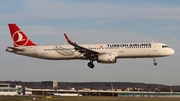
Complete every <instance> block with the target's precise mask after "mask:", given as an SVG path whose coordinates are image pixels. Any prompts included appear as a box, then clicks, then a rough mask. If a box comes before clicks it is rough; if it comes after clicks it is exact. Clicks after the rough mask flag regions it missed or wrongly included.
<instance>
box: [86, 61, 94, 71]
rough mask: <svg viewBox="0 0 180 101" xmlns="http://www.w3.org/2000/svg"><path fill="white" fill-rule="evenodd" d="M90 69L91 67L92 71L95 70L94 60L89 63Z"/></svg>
mask: <svg viewBox="0 0 180 101" xmlns="http://www.w3.org/2000/svg"><path fill="white" fill-rule="evenodd" d="M87 65H88V67H90V68H91V69H93V68H94V64H93V61H92V60H90V62H88V64H87Z"/></svg>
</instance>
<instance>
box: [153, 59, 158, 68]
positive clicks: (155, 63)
mask: <svg viewBox="0 0 180 101" xmlns="http://www.w3.org/2000/svg"><path fill="white" fill-rule="evenodd" d="M153 61H154V66H157V62H156V57H154V58H153Z"/></svg>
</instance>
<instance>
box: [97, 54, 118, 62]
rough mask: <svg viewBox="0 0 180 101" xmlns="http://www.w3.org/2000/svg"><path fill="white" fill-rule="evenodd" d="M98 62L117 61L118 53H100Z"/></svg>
mask: <svg viewBox="0 0 180 101" xmlns="http://www.w3.org/2000/svg"><path fill="white" fill-rule="evenodd" d="M97 62H98V63H105V64H111V63H116V55H115V54H113V53H106V54H100V55H99V56H98V60H97Z"/></svg>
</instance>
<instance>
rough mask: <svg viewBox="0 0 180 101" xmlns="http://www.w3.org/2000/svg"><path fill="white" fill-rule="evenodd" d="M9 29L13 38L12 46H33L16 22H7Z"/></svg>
mask: <svg viewBox="0 0 180 101" xmlns="http://www.w3.org/2000/svg"><path fill="white" fill-rule="evenodd" d="M9 30H10V33H11V37H12V40H13V44H14V47H19V46H35V45H36V44H34V43H33V42H32V41H31V40H30V39H29V38H28V37H27V36H26V35H25V34H24V33H23V31H22V30H21V29H19V27H18V26H17V25H16V24H9Z"/></svg>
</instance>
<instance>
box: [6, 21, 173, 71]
mask: <svg viewBox="0 0 180 101" xmlns="http://www.w3.org/2000/svg"><path fill="white" fill-rule="evenodd" d="M9 29H10V33H11V37H12V40H13V44H14V47H7V49H6V51H7V52H11V53H15V54H19V55H24V56H29V57H34V58H40V59H48V60H73V59H81V60H89V61H90V62H88V64H87V65H88V66H89V67H90V68H94V64H93V61H97V62H98V63H104V64H112V63H116V61H117V58H153V61H154V65H155V66H156V65H157V62H156V58H157V57H165V56H169V55H172V54H174V50H173V49H172V48H169V47H168V46H167V45H166V44H164V43H158V42H136V43H105V44H76V43H74V42H72V41H71V40H70V39H69V38H68V36H67V35H66V34H65V33H64V36H65V38H66V40H67V42H68V43H69V45H59V44H57V45H37V44H35V43H33V42H32V41H31V40H30V39H29V38H28V37H27V36H26V35H25V34H24V32H23V31H22V30H21V29H20V28H18V26H17V25H16V24H9Z"/></svg>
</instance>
